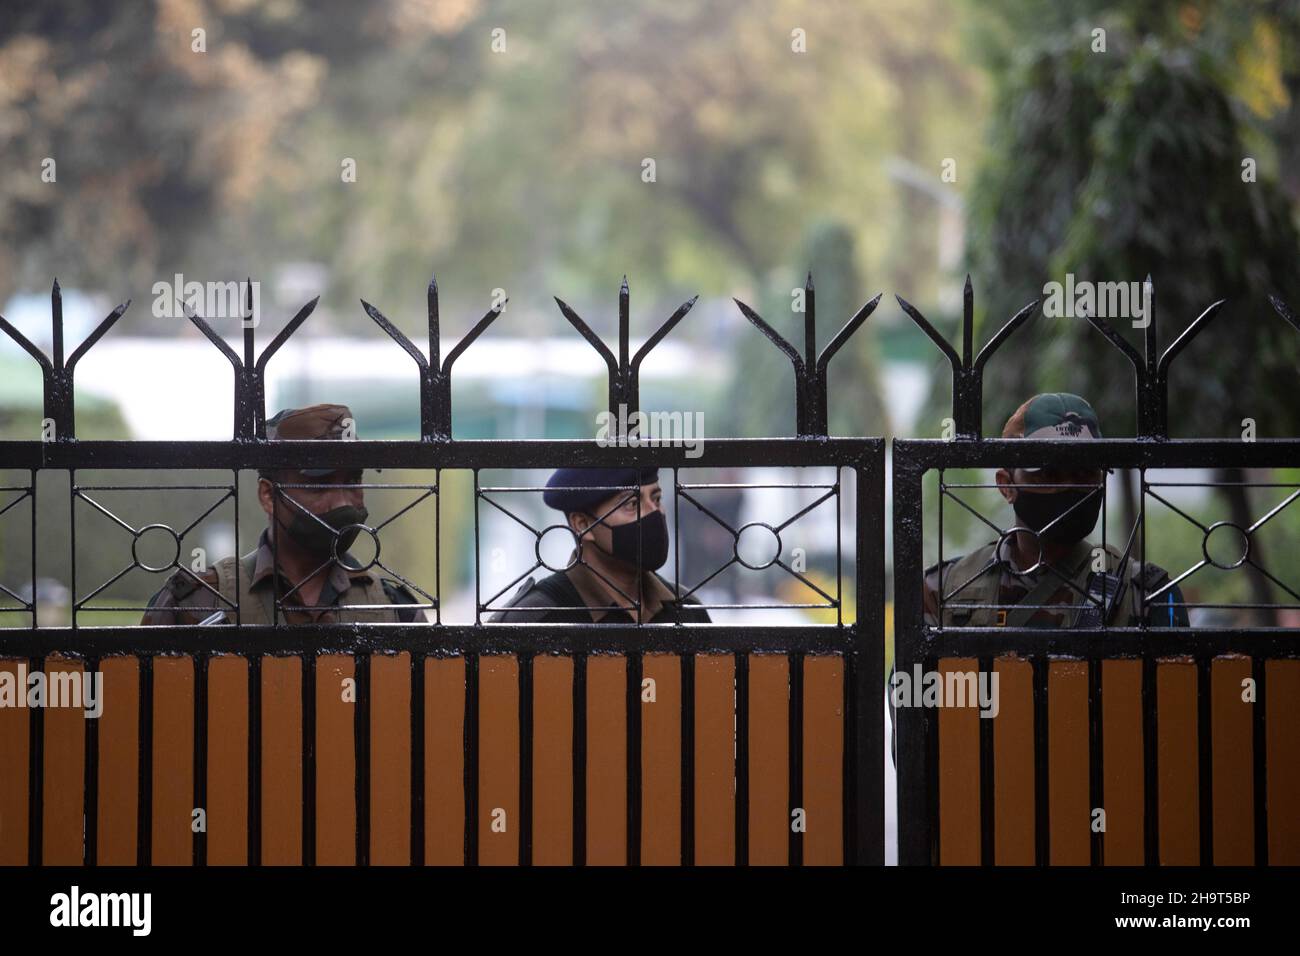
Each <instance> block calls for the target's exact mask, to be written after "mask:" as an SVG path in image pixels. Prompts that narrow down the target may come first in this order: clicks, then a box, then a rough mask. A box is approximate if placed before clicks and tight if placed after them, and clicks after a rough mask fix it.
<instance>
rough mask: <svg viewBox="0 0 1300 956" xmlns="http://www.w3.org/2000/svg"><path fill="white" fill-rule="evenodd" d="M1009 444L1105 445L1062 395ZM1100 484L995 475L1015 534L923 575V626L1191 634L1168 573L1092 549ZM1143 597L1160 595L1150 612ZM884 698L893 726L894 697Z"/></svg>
mask: <svg viewBox="0 0 1300 956" xmlns="http://www.w3.org/2000/svg"><path fill="white" fill-rule="evenodd" d="M1002 437H1003V438H1050V439H1062V440H1089V439H1096V438H1100V437H1101V426H1100V424H1099V423H1098V421H1097V414H1096V412H1094V411H1093V408H1092V406H1091V405H1090V404H1089V403H1088V402H1087V401H1085V400H1084V399H1082V398H1080V397H1079V396H1078V395H1071V394H1068V393H1065V392H1059V393H1051V394H1043V395H1035V396H1034V397H1033V398H1031V399H1029V401H1027V402H1025V403H1024V404H1023V405H1021V406H1020V407H1019V408H1018V409H1016V412H1015V414H1014V415H1012V416H1011V418H1010V419H1009V420H1008V421H1007V424H1006V427H1005V428H1003V430H1002ZM1102 478H1103V476H1102V470H1101V469H1100V468H1086V467H1078V468H1012V469H1006V468H1000V469H998V471H997V473H996V474H995V476H994V480H995V481H996V482H997V484H998V490H999V492H1000V493H1001V494H1002V497H1003V498H1004V499H1005V500H1006V501H1007V503H1008V504H1010V505H1011V507H1012V510H1013V511H1014V513H1015V518H1014V521H1013V525H1014V529H1009V530H1008V532H1007V533H1005V534H1004V535H1003V536H1001V538H1000V539H999V540H996V541H990V542H988V543H987V544H985V545H984V546H983V547H981V548H978V549H976V550H975V551H972V552H971V553H970V554H968V555H966V556H964V557H957V558H952V559H951V560H948V561H945V562H944V563H943V565H942V567H941V566H939V565H934V566H933V567H930V568H927V569H926V571H925V577H924V581H923V585H922V588H923V599H922V600H923V607H924V616H925V623H926V625H927V626H929V627H936V626H938V625H939V624H940V616H941V610H940V609H941V607H942V623H943V625H944V626H948V627H1031V628H1040V627H1041V628H1063V627H1100V626H1102V624H1103V623H1104V624H1106V625H1108V626H1113V627H1123V626H1132V625H1135V624H1139V623H1142V622H1145V623H1146V624H1148V625H1150V626H1153V627H1187V626H1188V619H1187V609H1186V607H1185V606H1184V603H1185V599H1184V597H1183V594H1182V592H1181V591H1180V590H1179V588H1178V586H1177V585H1173V586H1169V574H1168V573H1167V572H1166V571H1165V570H1164V569H1163V568H1161V567H1159V566H1158V565H1155V564H1150V563H1147V564H1142V563H1141V562H1139V561H1137V560H1135V559H1133V558H1132V557H1128V558H1125V557H1124V554H1123V552H1122V551H1121V550H1119V549H1117V548H1115V547H1113V546H1112V545H1110V544H1107V545H1106V546H1105V548H1103V547H1102V546H1101V545H1100V544H1094V543H1092V542H1090V541H1089V540H1088V535H1089V534H1091V533H1092V531H1093V529H1094V528H1095V527H1096V524H1097V518H1098V516H1099V514H1100V511H1101V502H1102V490H1103V489H1102ZM1062 485H1074V486H1084V487H1060V486H1062ZM1156 592H1159V593H1158V594H1156ZM940 595H942V601H941V600H940ZM1144 595H1156V596H1155V597H1154V598H1152V599H1151V600H1149V601H1147V603H1146V608H1145V610H1144V609H1143V598H1144ZM890 686H891V687H892V680H891V685H890ZM887 696H888V699H889V705H890V706H889V710H890V716H891V718H892V717H893V713H894V698H893V694H888V695H887ZM895 727H896V725H895Z"/></svg>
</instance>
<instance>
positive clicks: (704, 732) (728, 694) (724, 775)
mask: <svg viewBox="0 0 1300 956" xmlns="http://www.w3.org/2000/svg"><path fill="white" fill-rule="evenodd" d="M735 677H736V666H735V660H734V658H732V657H731V656H730V655H729V654H700V655H698V656H697V657H696V658H695V862H696V863H697V864H698V865H701V866H709V865H724V866H730V865H732V864H733V863H735V860H736V776H735V767H736V683H735Z"/></svg>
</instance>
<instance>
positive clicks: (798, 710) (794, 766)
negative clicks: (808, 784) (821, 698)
mask: <svg viewBox="0 0 1300 956" xmlns="http://www.w3.org/2000/svg"><path fill="white" fill-rule="evenodd" d="M788 656H789V666H790V713H789V720H788V723H789V726H790V783H789V787H790V815H791V821H793V819H794V812H795V811H796V810H803V811H806V810H807V808H806V807H804V805H803V652H802V651H791V652H790V654H789V655H788ZM804 822H805V824H806V822H807V813H806V812H805V814H804ZM789 854H790V865H791V866H803V833H802V831H796V830H795V828H794V826H793V823H791V826H790V847H789Z"/></svg>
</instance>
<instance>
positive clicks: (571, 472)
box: [542, 468, 659, 514]
mask: <svg viewBox="0 0 1300 956" xmlns="http://www.w3.org/2000/svg"><path fill="white" fill-rule="evenodd" d="M658 480H659V469H658V468H560V469H558V470H557V471H556V472H555V473H554V474H553V475H551V477H550V478H549V479H547V481H546V490H545V491H544V492H542V500H543V501H544V502H546V504H547V506H548V507H551V508H555V509H556V510H558V511H563V512H564V513H565V514H568V513H569V512H571V511H588V510H590V509H591V508H594V507H595V506H596V505H598V504H600V503H601V502H602V501H605V500H606V499H607V498H610V497H612V496H614V495H616V494H618V492H619V489H620V488H621V487H631V486H632V485H638V486H640V485H649V484H652V483H654V482H656V481H658ZM611 486H612V487H611Z"/></svg>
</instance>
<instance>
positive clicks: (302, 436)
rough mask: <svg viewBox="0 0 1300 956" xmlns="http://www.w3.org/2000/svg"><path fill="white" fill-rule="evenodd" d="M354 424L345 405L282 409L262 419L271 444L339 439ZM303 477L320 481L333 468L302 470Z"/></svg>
mask: <svg viewBox="0 0 1300 956" xmlns="http://www.w3.org/2000/svg"><path fill="white" fill-rule="evenodd" d="M355 427H356V423H355V420H354V419H353V417H352V409H350V408H348V407H347V406H346V405H308V406H307V407H306V408H285V409H281V410H280V411H279V412H276V414H275V416H274V417H273V418H268V419H267V420H266V437H267V438H268V439H269V440H271V441H320V440H322V439H324V440H329V439H333V440H336V441H338V440H342V438H343V435H344V432H345V431H346V430H347V429H349V428H352V429H353V430H354V431H353V434H354V435H355ZM300 470H301V471H302V473H303V474H304V475H307V476H309V477H311V478H323V477H325V476H326V475H332V474H333V473H334V469H333V468H303V469H300Z"/></svg>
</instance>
